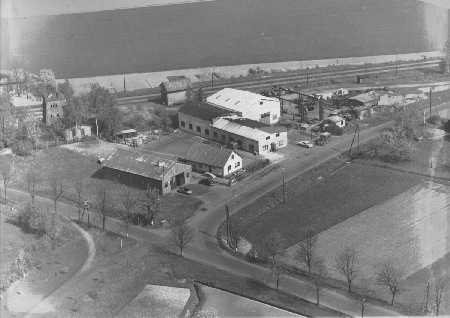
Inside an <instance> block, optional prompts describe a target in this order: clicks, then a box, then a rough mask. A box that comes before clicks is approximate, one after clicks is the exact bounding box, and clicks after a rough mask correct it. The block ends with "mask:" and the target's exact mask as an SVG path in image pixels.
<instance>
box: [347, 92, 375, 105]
mask: <svg viewBox="0 0 450 318" xmlns="http://www.w3.org/2000/svg"><path fill="white" fill-rule="evenodd" d="M379 100H380V97H379V96H378V95H377V94H375V93H364V94H359V95H356V96H353V97H350V98H349V99H348V105H349V106H350V107H359V106H370V107H373V106H377V105H378V101H379Z"/></svg>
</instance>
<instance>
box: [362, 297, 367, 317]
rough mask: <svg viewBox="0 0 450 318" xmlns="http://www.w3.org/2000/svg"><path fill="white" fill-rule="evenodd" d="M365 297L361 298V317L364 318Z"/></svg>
mask: <svg viewBox="0 0 450 318" xmlns="http://www.w3.org/2000/svg"><path fill="white" fill-rule="evenodd" d="M365 301H366V299H365V298H363V299H362V301H361V318H364V303H365Z"/></svg>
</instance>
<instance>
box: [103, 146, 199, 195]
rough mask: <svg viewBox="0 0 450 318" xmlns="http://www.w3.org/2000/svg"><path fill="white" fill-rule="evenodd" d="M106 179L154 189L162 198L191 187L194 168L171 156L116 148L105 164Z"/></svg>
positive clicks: (104, 173)
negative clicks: (180, 187)
mask: <svg viewBox="0 0 450 318" xmlns="http://www.w3.org/2000/svg"><path fill="white" fill-rule="evenodd" d="M102 165H103V175H104V178H105V179H107V180H111V181H116V182H120V183H124V184H128V185H131V186H135V187H139V188H147V187H150V188H155V189H157V190H158V191H159V192H160V193H161V194H165V193H169V192H170V191H171V190H172V189H174V188H176V187H179V186H182V185H184V184H186V183H189V181H190V178H191V166H190V165H187V164H182V163H178V162H176V161H174V160H172V159H169V157H168V156H165V157H163V156H162V155H158V156H157V155H155V154H152V153H147V152H143V151H139V150H134V149H131V148H130V149H122V148H117V149H116V150H115V151H114V152H113V153H112V154H111V155H110V156H109V157H108V158H106V160H105V161H104V162H103V164H102Z"/></svg>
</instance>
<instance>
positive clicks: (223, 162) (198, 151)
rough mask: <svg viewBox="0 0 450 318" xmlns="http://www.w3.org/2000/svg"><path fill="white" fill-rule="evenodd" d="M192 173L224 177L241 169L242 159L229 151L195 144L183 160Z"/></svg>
mask: <svg viewBox="0 0 450 318" xmlns="http://www.w3.org/2000/svg"><path fill="white" fill-rule="evenodd" d="M183 159H184V160H185V161H186V162H187V163H188V164H190V165H191V166H192V170H193V171H200V172H211V173H213V174H215V175H216V176H219V177H225V176H227V175H229V174H231V173H233V172H235V171H237V170H240V169H242V157H241V156H239V155H238V154H237V153H235V152H234V151H233V150H231V149H225V148H219V147H214V146H210V145H208V144H202V143H195V144H193V145H192V147H191V148H190V149H189V152H188V153H187V154H186V156H185V157H184V158H183Z"/></svg>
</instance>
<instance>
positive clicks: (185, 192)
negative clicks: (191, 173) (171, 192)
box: [177, 187, 192, 195]
mask: <svg viewBox="0 0 450 318" xmlns="http://www.w3.org/2000/svg"><path fill="white" fill-rule="evenodd" d="M177 192H179V193H183V194H187V195H191V194H192V190H191V189H189V188H186V187H182V188H178V190H177Z"/></svg>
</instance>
